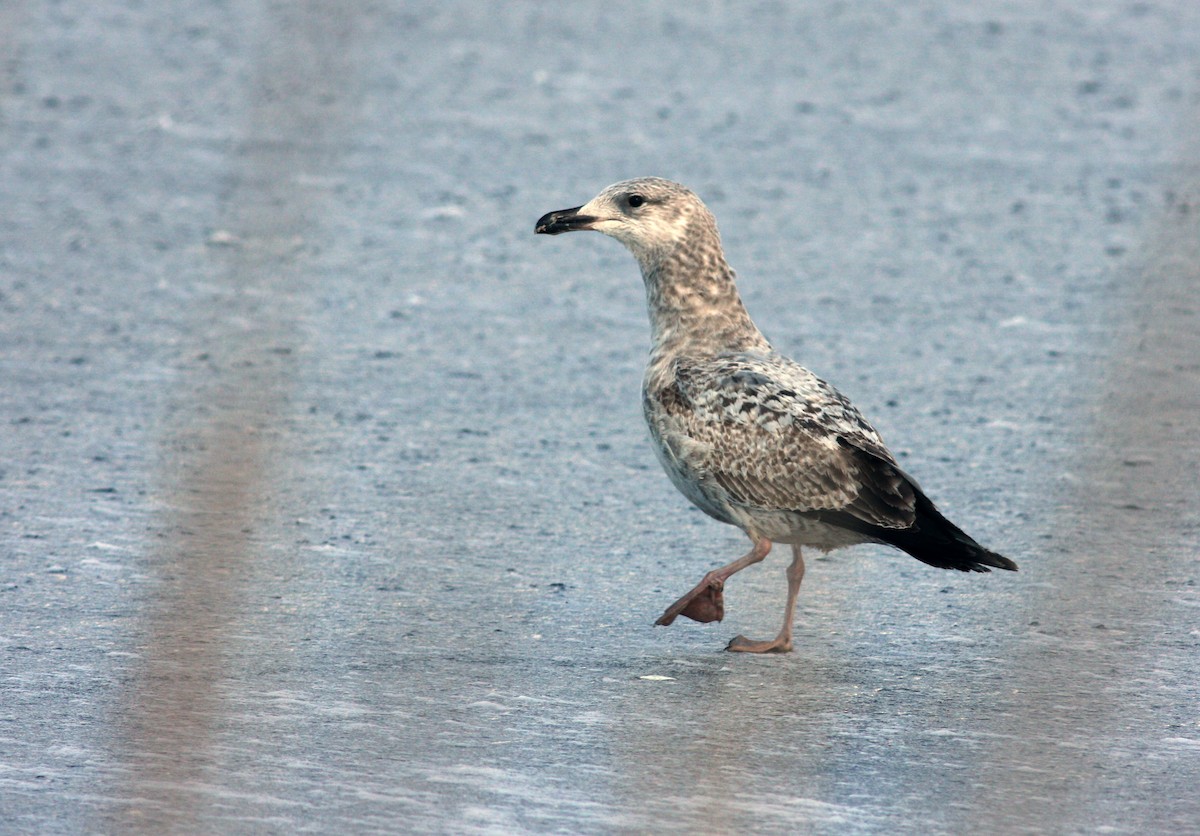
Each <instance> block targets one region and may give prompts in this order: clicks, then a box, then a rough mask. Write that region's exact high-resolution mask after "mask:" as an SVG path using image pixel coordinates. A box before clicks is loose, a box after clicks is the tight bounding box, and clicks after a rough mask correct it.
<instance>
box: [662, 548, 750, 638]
mask: <svg viewBox="0 0 1200 836" xmlns="http://www.w3.org/2000/svg"><path fill="white" fill-rule="evenodd" d="M770 551H771V541H770V540H767V539H765V538H764V539H760V540H755V541H754V548H752V549H751V550H750V551H749V552H748V553H746V554H745V555H743V556H742V557H739V558H738V559H737V560H735V561H733V563H730V564H729V565H728V566H722V567H721V568H720V569H714V570H713V571H711V572H709V573H708V574H707V575H705V576H704V579H703V580H702V581H700V583H698V584H696V586H695V588H693V589H692V591H691V592H689V593H688V594H687V595H684V596H683V597H682V598H680V599H679V600H678V601H676V602H675V603H674V604H672V605H671V606H669V607H667V610H666V612H664V613H663V614H662V615H661V616H660V617H659V619H658V621H656V622H654V623H655V624H656V625H658V626H660V627H666V626H667V625H668V624H670V623H671V622H672V621H674V620H675V618H676V616H679V615H682V616H684V617H686V618H691V619H693V620H695V621H720V620H721V619H722V618H723V617H724V615H725V602H724V595H723V594H722V590H723V589H724V588H725V581H727V580H729V577H730V576H731V575H734V574H736V573H737V572H740V571H742V570H743V569H745V568H746V567H747V566H749V565H751V564H753V563H758V562H759V561H760V560H762V559H763V558H764V557H766V556H767V554H768V553H770Z"/></svg>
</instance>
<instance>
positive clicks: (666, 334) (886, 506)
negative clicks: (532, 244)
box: [537, 177, 1016, 653]
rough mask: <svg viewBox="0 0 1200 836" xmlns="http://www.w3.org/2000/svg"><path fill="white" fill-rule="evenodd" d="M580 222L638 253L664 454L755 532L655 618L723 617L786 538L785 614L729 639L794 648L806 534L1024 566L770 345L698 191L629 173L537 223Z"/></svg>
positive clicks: (933, 561)
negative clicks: (734, 593)
mask: <svg viewBox="0 0 1200 836" xmlns="http://www.w3.org/2000/svg"><path fill="white" fill-rule="evenodd" d="M577 229H594V230H597V231H599V232H603V233H605V234H606V235H610V236H612V237H613V238H616V239H617V240H619V241H621V242H622V243H623V244H625V245H626V246H627V247H628V248H629V250H630V251H631V252H632V253H633V255H634V257H636V258H637V260H638V263H639V264H640V266H641V268H642V277H643V279H644V281H645V286H646V301H647V307H648V310H649V314H650V326H651V336H652V346H651V350H650V359H649V363H648V364H647V368H646V374H645V379H644V381H643V389H642V404H643V409H644V412H645V416H646V422H647V424H648V425H649V427H650V434H651V437H652V438H653V440H654V447H655V452H656V453H657V454H658V457H659V460H660V461H661V462H662V465H663V468H664V469H665V470H666V472H667V475H668V476H669V477H670V478H671V481H672V482H674V484H675V485H676V487H678V488H679V490H680V491H682V492H683V494H684V495H685V496H686V497H687V498H688V499H690V500H691V501H692V502H693V503H695V504H696V505H697V506H698V507H699V508H701V509H702V510H703V511H704V512H705V513H707V514H709V515H710V516H712V517H714V518H716V519H718V520H721V521H722V522H726V523H730V524H732V525H736V526H738V527H740V528H741V529H742V530H744V531H745V532H746V533H747V534H748V535H749V537H750V539H751V541H752V542H753V543H754V547H753V548H752V549H751V551H750V552H749V553H747V554H746V555H745V556H743V557H742V558H740V559H738V560H736V561H734V562H733V563H730V564H729V565H727V566H725V567H722V568H721V569H718V570H714V571H713V572H710V573H709V574H708V575H706V576H705V578H704V579H703V580H702V581H701V582H700V583H699V584H697V585H696V587H695V588H693V589H692V590H691V591H690V592H688V593H687V594H686V595H684V596H683V597H682V598H680V599H679V600H678V601H676V602H675V603H674V604H673V605H672V606H671V607H668V608H667V611H666V612H664V613H663V615H662V617H661V618H659V620H658V622H657V623H658V624H663V625H666V624H670V623H671V622H672V621H673V620H674V619H675V618H676V617H677V616H679V615H684V616H687V617H689V618H694V619H696V620H699V621H711V620H720V619H721V618H722V617H723V615H724V605H723V600H722V591H723V588H724V583H725V581H726V580H728V578H729V577H730V576H731V575H732V574H734V573H735V572H738V571H740V570H741V569H743V568H745V567H746V566H749V565H751V564H753V563H757V562H758V561H760V560H762V559H763V558H764V557H766V555H767V553H768V552H769V551H770V548H771V544H772V543H774V542H779V543H787V544H789V545H791V546H792V552H793V560H792V564H791V566H790V567H789V569H788V604H787V610H786V613H785V618H784V625H783V628H782V629H781V630H780V632H779V635H778V636H776V638H775V639H773V640H769V641H765V642H754V641H750V640H748V639H745V638H743V637H741V636H738V637H737V638H735V639H734V640H733V641H732V642H730V644H729V647H728V649H729V650H740V651H749V652H758V653H761V652H770V651H775V652H783V651H788V650H790V649H791V631H792V617H793V612H794V605H795V598H796V594H797V592H798V590H799V586H800V580H801V578H802V577H803V575H804V561H803V558H802V557H801V552H800V548H801V546H813V547H815V548H818V549H823V550H828V549H834V548H839V547H842V546H848V545H853V544H855V543H867V542H875V543H889V544H891V545H894V546H896V547H897V548H900V549H903V550H904V551H906V552H908V553H909V554H911V555H913V556H914V557H916V558H917V559H919V560H921V561H924V562H925V563H928V564H930V565H933V566H938V567H942V568H948V569H959V570H963V571H976V572H986V571H988V570H989V567H996V568H1001V569H1016V564H1015V563H1013V562H1012V561H1011V560H1008V559H1007V558H1005V557H1001V556H1000V555H998V554H996V553H994V552H991V551H988V550H987V549H985V548H983V547H982V546H980V545H979V544H978V543H976V542H975V541H974V540H972V539H971V538H970V537H968V536H967V535H966V534H964V533H963V532H962V531H961V530H960V529H958V528H957V527H956V526H954V525H953V524H952V523H950V522H949V521H948V520H946V519H945V517H943V516H942V515H941V514H940V513H939V512H938V511H937V509H936V508H935V507H934V506H933V504H932V503H931V502H930V501H929V499H928V498H927V497H925V495H924V494H923V493H922V492H921V489H920V488H919V487H918V486H917V484H916V482H915V481H914V480H913V479H912V478H911V477H909V476H908V475H907V474H905V473H904V472H903V471H902V470H901V469H900V468H899V466H898V465H897V464H896V460H895V458H894V457H893V456H892V454H891V453H890V452H888V449H887V447H886V446H885V445H884V443H883V439H882V438H880V436H879V434H878V433H877V432H876V431H875V429H874V428H873V427H872V426H871V425H870V424H869V423H868V422H867V420H866V419H865V418H863V416H862V415H861V414H860V413H859V411H858V410H857V409H855V408H854V406H853V405H852V404H851V403H850V402H849V401H848V400H847V399H846V398H845V397H844V396H843V395H842V394H841V393H840V392H838V391H837V390H836V389H834V388H833V387H832V386H830V385H829V384H828V383H826V382H825V381H823V380H821V379H820V378H818V377H817V376H816V375H814V374H813V373H812V372H810V371H809V370H808V369H806V368H804V367H803V366H800V365H799V364H797V363H795V362H793V361H792V360H789V359H788V358H786V357H784V356H782V355H780V354H778V353H776V352H775V351H774V350H773V349H772V348H771V345H770V344H769V343H768V342H767V340H766V338H765V337H764V336H763V335H762V333H761V332H760V331H759V330H758V328H757V327H756V326H755V325H754V322H753V321H752V320H751V319H750V315H749V314H748V313H747V312H746V308H745V306H744V305H743V304H742V300H741V297H740V296H739V295H738V291H737V287H736V285H735V283H734V272H733V270H732V269H731V268H730V267H729V265H728V263H727V262H726V261H725V256H724V253H723V251H722V249H721V239H720V235H719V234H718V232H717V225H716V221H715V220H714V219H713V217H712V214H711V213H710V212H709V211H708V209H707V207H705V205H704V204H703V203H702V202H701V201H700V199H699V198H698V197H696V195H694V194H693V193H692V192H691V191H689V190H688V189H686V188H684V187H683V186H680V185H679V184H677V183H672V182H670V181H667V180H662V179H659V178H653V177H649V178H641V179H638V180H628V181H625V182H622V183H617V184H615V185H612V186H609V187H608V188H607V189H605V190H604V191H602V192H601V193H600V194H599V195H597V196H596V197H595V198H593V199H592V200H591V201H590V202H588V203H587V204H585V205H583V206H580V207H576V208H574V209H567V210H562V211H560V212H551V213H549V214H547V215H545V216H544V217H543V218H542V219H541V220H540V221H538V225H537V232H541V233H548V234H557V233H560V232H568V231H572V230H577Z"/></svg>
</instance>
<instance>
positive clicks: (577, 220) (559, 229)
mask: <svg viewBox="0 0 1200 836" xmlns="http://www.w3.org/2000/svg"><path fill="white" fill-rule="evenodd" d="M582 208H583V207H582V206H576V207H575V208H573V209H559V210H558V211H557V212H547V213H546V214H544V215H542V216H541V217H540V218H538V222H537V226H535V227H534V228H533V231H534V232H535V233H537V234H539V235H559V234H560V233H563V232H574V231H575V230H577V229H591V228H592V224H594V223H595V222H596V219H595V218H594V217H592V216H591V215H580V214H579V210H580V209H582Z"/></svg>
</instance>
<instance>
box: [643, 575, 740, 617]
mask: <svg viewBox="0 0 1200 836" xmlns="http://www.w3.org/2000/svg"><path fill="white" fill-rule="evenodd" d="M724 589H725V582H724V581H722V580H716V579H713V580H708V579H707V578H706V579H705V580H704V581H701V582H700V585H699V586H697V587H696V588H695V589H693V590H692V591H691V592H689V593H688V594H687V595H684V596H683V597H682V598H680V599H679V600H678V601H676V602H675V603H674V604H672V605H671V606H669V607H667V609H666V612H664V613H663V614H662V615H661V616H659V619H658V621H656V622H654V623H655V624H656V625H657V626H659V627H666V626H667V625H668V624H670V623H671V622H672V621H674V620H675V617H676V616H680V615H682V616H683V617H684V618H690V619H691V620H692V621H699V622H700V623H701V624H706V623H708V622H709V621H720V620H721V619H722V618H724V617H725V592H724Z"/></svg>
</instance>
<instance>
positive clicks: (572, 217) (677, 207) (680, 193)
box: [534, 177, 717, 271]
mask: <svg viewBox="0 0 1200 836" xmlns="http://www.w3.org/2000/svg"><path fill="white" fill-rule="evenodd" d="M580 229H594V230H596V231H597V232H603V233H604V234H605V235H608V236H610V237H612V238H616V239H617V240H618V241H620V242H621V243H622V244H624V245H625V246H626V247H628V248H629V251H630V252H632V253H633V255H634V257H635V258H637V260H638V262H639V263H640V264H641V266H642V269H643V270H644V271H645V270H651V269H653V268H654V267H656V266H657V265H659V264H660V263H662V262H663V261H664V260H665V259H666V258H668V257H669V256H670V255H671V254H672V253H674V252H675V251H676V250H677V249H678V248H679V247H680V246H682V245H683V244H684V243H685V242H687V241H688V239H689V238H690V237H692V236H693V235H702V236H703V235H712V236H716V229H717V227H716V222H715V221H714V220H713V217H712V214H711V213H710V212H709V211H708V208H707V207H706V206H705V205H704V203H703V202H702V201H701V200H700V198H698V197H696V195H695V194H694V193H693V192H692V191H691V190H690V189H688V188H686V187H684V186H681V185H679V184H678V183H672V182H671V181H670V180H663V179H662V178H660V177H639V178H637V179H636V180H623V181H622V182H620V183H614V184H613V185H611V186H609V187H608V188H606V189H605V190H604V191H602V192H600V194H598V195H596V196H595V197H593V198H592V199H591V200H589V201H588V202H587V203H585V204H583V205H582V206H576V207H574V208H571V209H560V210H558V211H557V212H547V213H546V214H545V215H543V216H542V217H541V218H540V219H539V220H538V222H537V226H536V227H534V231H535V232H537V233H539V234H543V235H558V234H560V233H563V232H574V231H576V230H580Z"/></svg>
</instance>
